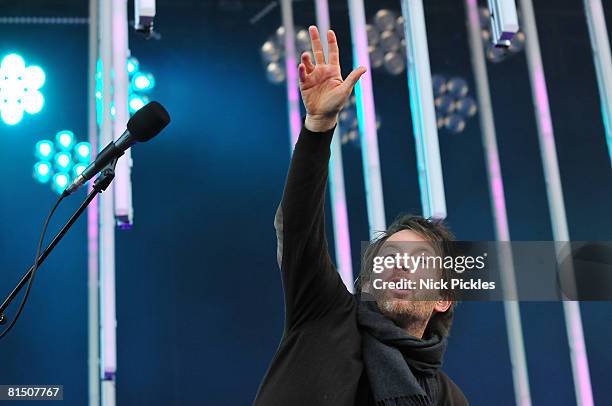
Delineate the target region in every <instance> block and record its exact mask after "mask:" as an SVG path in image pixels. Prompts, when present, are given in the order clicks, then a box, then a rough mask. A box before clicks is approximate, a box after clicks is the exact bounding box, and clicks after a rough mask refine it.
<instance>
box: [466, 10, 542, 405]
mask: <svg viewBox="0 0 612 406" xmlns="http://www.w3.org/2000/svg"><path fill="white" fill-rule="evenodd" d="M465 7H466V15H467V20H468V21H467V28H468V33H469V44H470V52H471V56H472V68H473V71H474V80H475V82H476V93H477V96H478V105H479V113H478V116H479V119H480V131H481V134H482V143H483V146H484V150H485V158H486V164H487V175H488V179H489V194H490V199H491V205H492V211H493V220H494V224H495V236H496V239H497V240H498V241H510V230H509V227H508V214H507V212H506V198H505V194H504V183H503V179H502V173H501V167H500V162H499V153H498V147H497V134H496V130H495V120H494V116H493V107H492V103H491V91H490V89H489V78H488V74H487V65H486V59H485V54H484V50H483V47H482V37H481V32H480V13H479V9H478V2H477V0H466V2H465ZM499 254H500V256H499V265H500V268H501V269H502V288H503V290H504V292H505V293H506V294H507V297H511V298H516V297H518V296H517V295H516V277H515V272H514V261H513V258H512V251H511V250H510V249H505V247H504V248H503V249H501V250H500V252H499ZM504 314H505V321H506V331H507V335H508V347H509V352H510V363H511V367H512V380H513V383H514V397H515V402H516V405H517V406H531V393H530V389H529V374H528V370H527V359H526V355H525V344H524V342H523V328H522V323H521V313H520V306H519V303H518V302H517V301H516V300H505V301H504Z"/></svg>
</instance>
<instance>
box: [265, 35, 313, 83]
mask: <svg viewBox="0 0 612 406" xmlns="http://www.w3.org/2000/svg"><path fill="white" fill-rule="evenodd" d="M295 50H296V53H297V54H298V57H301V54H303V53H304V52H308V53H309V54H310V59H311V60H312V61H314V55H313V53H312V51H311V46H310V34H309V33H308V30H305V29H303V28H299V27H297V28H296V29H295ZM259 53H260V55H261V60H262V62H263V65H264V68H265V70H266V78H267V79H268V81H269V82H270V83H273V84H275V85H277V84H281V83H283V82H284V81H285V79H286V78H287V75H286V74H285V60H284V59H285V28H284V27H282V26H281V27H278V28H277V29H276V31H275V32H274V34H273V35H271V36H270V37H269V38H268V39H267V40H266V41H265V42H264V43H263V44H262V45H261V48H260V49H259Z"/></svg>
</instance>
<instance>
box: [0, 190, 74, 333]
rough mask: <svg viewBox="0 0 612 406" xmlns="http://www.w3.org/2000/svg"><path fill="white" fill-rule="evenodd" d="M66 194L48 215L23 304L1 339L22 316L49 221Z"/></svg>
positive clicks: (63, 195) (58, 200)
mask: <svg viewBox="0 0 612 406" xmlns="http://www.w3.org/2000/svg"><path fill="white" fill-rule="evenodd" d="M66 196H68V195H67V194H64V193H62V194H61V195H60V197H59V199H57V201H56V202H55V205H53V208H52V209H51V211H50V212H49V214H48V215H47V218H46V219H45V223H44V225H43V228H42V232H41V233H40V239H39V240H38V246H37V247H36V256H35V257H34V267H33V268H32V274H31V275H30V280H29V281H28V287H27V288H26V291H25V293H24V295H23V298H22V299H21V304H20V305H19V309H18V310H17V313H15V317H13V320H11V323H10V324H9V326H8V327H7V328H6V329H5V330H4V331H3V332H2V333H0V340H1V339H2V338H4V337H5V336H6V335H7V334H8V333H9V331H11V329H12V328H13V326H14V325H15V323H16V322H17V320H18V319H19V316H21V312H22V311H23V308H24V306H25V304H26V302H27V301H28V296H29V295H30V289H32V284H33V282H34V276H36V271H37V270H38V265H39V263H40V261H39V258H40V251H41V249H42V245H43V241H44V239H45V234H46V232H47V227H48V226H49V221H50V220H51V217H53V214H54V213H55V210H57V207H58V206H59V204H60V203H61V202H62V200H64V198H65V197H66Z"/></svg>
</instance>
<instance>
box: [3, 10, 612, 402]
mask: <svg viewBox="0 0 612 406" xmlns="http://www.w3.org/2000/svg"><path fill="white" fill-rule="evenodd" d="M85 3H86V2H84V1H76V0H75V1H68V2H46V1H28V2H16V1H15V2H8V6H6V7H5V6H4V5H3V9H2V12H3V14H5V13H6V14H7V15H63V16H85V15H86V13H87V7H86V4H85ZM267 3H268V2H267V1H263V0H262V1H253V2H250V1H248V2H247V1H229V2H228V1H194V0H192V1H187V0H180V1H176V0H173V1H170V0H160V1H158V15H159V18H158V23H157V27H158V28H159V30H160V32H161V33H162V39H161V40H160V41H154V40H151V41H145V40H143V39H142V38H140V37H139V36H137V35H134V34H133V35H131V50H132V53H133V54H134V55H135V56H136V57H137V58H139V60H140V62H141V64H142V65H143V66H145V67H147V69H148V70H150V71H152V72H153V74H154V75H155V77H156V82H157V86H156V88H155V91H154V97H153V98H154V99H157V100H159V101H160V102H162V103H163V104H164V105H165V106H166V107H167V108H168V110H169V111H170V113H171V115H172V119H173V121H172V124H171V125H170V127H168V129H167V130H166V131H165V132H164V133H162V134H161V135H160V136H159V137H158V138H156V139H155V140H153V141H151V142H150V143H148V144H147V145H140V146H138V147H137V148H135V149H134V151H133V157H134V163H135V166H134V173H133V180H134V206H135V227H134V229H133V230H131V231H119V232H118V233H117V319H118V330H117V333H118V346H119V347H118V374H117V397H118V401H119V404H123V405H137V404H139V405H140V404H142V405H198V404H206V405H247V404H250V403H251V402H252V399H253V397H254V395H255V392H256V391H257V387H258V385H259V382H260V380H261V378H262V376H263V375H264V373H265V371H266V369H267V367H268V365H269V362H270V359H271V357H272V355H273V354H274V351H275V350H276V347H277V345H278V342H279V340H280V337H281V333H282V326H283V299H282V287H281V282H280V278H279V272H278V269H277V266H276V257H275V256H276V246H275V244H276V241H275V234H274V229H273V216H274V213H275V210H276V207H277V204H278V201H279V199H280V196H281V193H282V187H283V182H284V179H285V173H286V170H287V166H288V163H289V154H288V142H289V141H288V130H287V128H288V123H287V117H286V116H287V115H286V105H285V92H284V88H283V86H274V85H272V84H270V83H268V82H267V80H266V78H265V72H264V67H263V66H262V63H261V58H260V55H259V47H260V46H261V44H262V43H263V42H264V41H265V40H266V38H267V37H268V35H270V34H271V33H273V32H274V30H275V29H276V28H277V27H278V25H280V13H279V10H278V9H276V10H274V11H272V12H271V13H270V14H269V15H268V16H266V17H264V18H263V19H262V20H260V21H259V22H257V23H255V24H251V23H250V22H249V21H250V19H251V18H252V17H253V16H254V15H255V14H256V13H257V12H258V11H260V10H261V9H262V8H263V7H264V6H265V5H266V4H267ZM311 3H312V2H296V4H295V11H296V24H297V25H300V26H302V27H305V26H307V25H309V24H311V23H313V22H314V21H315V17H314V5H313V4H311ZM330 3H331V11H332V25H333V26H334V28H335V29H336V31H337V33H338V36H339V38H340V45H341V47H342V52H343V60H342V61H343V70H344V72H345V73H348V72H349V70H350V66H351V62H352V61H351V52H350V38H349V26H348V17H347V11H346V4H345V3H346V2H344V1H331V2H330ZM382 7H389V8H394V9H396V10H397V9H399V2H396V1H376V2H374V1H372V0H370V1H368V2H367V12H368V15H372V14H374V13H375V12H376V11H377V10H378V9H380V8H382ZM581 7H582V5H581V2H578V1H569V0H563V1H559V0H555V1H552V0H550V1H539V2H537V4H536V14H537V17H538V25H539V34H540V40H541V45H542V51H543V59H544V66H545V68H546V74H547V79H548V83H549V92H550V99H551V109H552V114H553V120H554V126H555V130H556V136H557V148H558V154H559V163H560V167H561V174H562V176H563V186H564V192H565V201H566V207H567V212H568V221H569V227H570V234H571V235H572V237H573V238H574V239H576V240H581V239H590V240H594V239H601V240H610V239H611V233H610V231H609V230H611V229H612V215H611V214H610V211H609V207H611V206H612V171H611V168H610V161H609V158H608V152H607V149H606V145H605V140H604V132H603V126H602V123H601V114H600V110H599V98H598V93H597V87H596V81H595V74H594V68H593V64H592V59H591V53H590V48H589V47H590V46H589V40H588V32H587V27H586V23H585V19H584V15H583V13H582V9H581ZM426 12H427V19H428V34H429V48H430V52H431V64H432V70H433V71H435V72H440V73H445V74H449V75H459V76H463V77H465V78H467V79H468V83H469V85H470V86H472V87H473V81H472V75H471V66H470V60H469V49H468V45H467V38H466V30H465V21H464V17H463V16H464V10H463V6H462V2H459V1H456V0H444V1H437V2H433V3H432V2H426ZM611 14H612V12H611V13H609V14H608V21H609V23H612V21H610V17H611V16H610V15H611ZM610 26H612V24H610ZM9 51H18V52H20V53H21V54H22V55H23V56H24V57H25V58H26V60H27V61H28V62H29V63H35V64H39V65H41V66H43V67H44V68H45V70H46V73H47V83H46V85H45V87H44V88H43V90H44V95H45V98H46V105H45V107H44V110H43V111H42V112H41V113H40V114H38V115H36V116H28V117H26V118H24V120H23V122H22V123H21V124H20V125H18V126H15V127H8V126H6V125H4V124H0V162H2V164H3V167H2V171H1V172H0V173H1V175H0V182H1V185H2V187H1V188H0V194H1V196H2V197H1V199H0V224H1V227H0V269H1V270H2V278H1V284H0V294H2V295H4V294H6V293H8V291H9V290H10V289H11V288H12V287H13V285H14V283H16V281H17V280H18V278H19V277H20V275H21V274H22V272H24V271H25V269H26V268H27V267H28V266H29V265H30V264H31V263H32V260H33V257H34V253H35V245H36V240H37V236H38V233H39V230H40V227H41V226H42V221H43V219H44V216H45V215H46V213H47V211H48V209H49V208H50V206H51V205H52V203H53V201H54V199H55V197H56V195H54V194H53V193H52V192H51V191H50V189H49V188H48V187H47V186H45V185H40V184H37V183H35V181H34V180H33V179H32V165H33V163H34V157H33V154H32V150H33V147H34V144H35V142H36V141H38V140H40V139H43V138H48V137H51V136H52V135H53V134H55V133H56V132H57V131H58V130H61V129H65V128H69V129H71V130H72V131H74V132H75V134H77V136H78V137H80V138H81V139H84V138H85V137H86V128H87V126H86V124H87V120H86V111H87V102H86V97H87V86H86V74H87V27H86V26H85V25H71V26H62V25H6V24H2V25H0V53H8V52H9ZM489 68H490V70H489V74H490V79H491V88H492V92H493V95H494V96H493V104H494V109H495V114H496V123H497V132H498V137H499V148H500V154H501V163H502V171H503V174H504V181H505V186H506V197H507V204H508V213H509V220H510V228H511V230H510V231H511V235H512V237H513V239H516V240H547V239H550V238H551V227H550V222H549V214H548V209H547V203H546V195H545V189H544V180H543V176H542V169H541V161H540V154H539V149H538V144H537V134H536V127H535V121H534V115H533V106H532V103H531V96H530V87H529V81H528V80H529V79H528V75H527V68H526V65H525V59H524V55H523V54H519V55H517V56H515V57H514V58H511V59H509V60H507V61H505V62H503V63H501V64H498V65H489ZM374 83H375V96H376V103H377V111H378V113H379V115H380V118H381V122H382V126H381V129H380V131H379V138H380V155H381V161H382V173H383V182H384V189H385V205H386V212H387V220H388V221H391V220H392V219H393V217H394V216H395V215H396V214H398V213H400V212H414V213H419V212H420V198H419V191H418V183H417V175H416V161H415V151H414V140H413V137H412V131H411V125H412V123H411V120H410V109H409V105H408V90H407V84H406V78H405V76H403V75H400V76H389V75H386V74H384V73H375V74H374ZM472 92H473V90H472ZM440 144H441V153H442V156H443V169H444V175H445V187H446V193H447V199H448V200H447V205H448V209H449V218H448V220H449V222H450V224H451V226H452V228H453V230H454V231H455V233H456V235H457V236H458V238H460V239H465V240H489V239H493V238H494V235H493V224H492V221H491V210H490V208H489V202H488V199H489V197H488V189H487V180H486V173H485V166H484V161H483V150H482V146H481V140H480V132H479V125H478V120H477V119H472V120H470V121H469V122H468V125H467V128H466V130H465V131H464V132H463V133H461V134H449V133H441V134H440ZM344 151H345V174H346V182H347V185H346V189H347V200H348V209H349V217H350V226H351V237H352V241H351V243H352V248H353V259H354V264H355V269H357V268H358V264H359V258H358V253H359V247H360V242H361V241H362V240H364V239H367V236H368V231H367V218H366V209H365V203H364V199H363V196H364V190H363V178H362V172H361V161H360V151H359V147H358V146H357V145H347V146H346V147H345V149H344ZM82 198H84V193H83V192H80V193H79V194H77V195H76V196H74V197H73V198H71V199H70V200H68V201H66V203H65V204H64V205H63V207H62V208H61V210H60V211H59V212H58V214H57V215H56V221H54V222H53V225H52V227H51V230H50V232H49V234H51V233H52V232H53V230H56V229H57V227H58V226H59V224H60V222H61V221H62V220H63V219H65V218H66V217H67V216H68V215H69V213H70V212H71V211H72V210H74V209H75V208H76V206H77V205H78V203H79V200H80V199H82ZM328 240H329V241H330V243H331V242H333V235H332V232H331V222H330V221H329V216H328ZM85 242H86V224H85V221H84V220H81V221H79V222H78V223H77V224H76V226H75V227H74V229H73V230H72V231H71V233H70V234H69V235H68V236H67V237H66V239H65V241H63V242H62V243H61V245H60V246H59V247H58V248H57V250H56V251H55V252H54V253H53V255H52V257H51V258H50V259H49V260H48V261H47V262H46V263H45V265H44V266H43V267H42V268H41V270H40V272H39V273H38V276H37V279H36V283H35V286H34V289H33V291H32V295H31V299H30V301H29V303H28V306H27V308H26V309H25V312H24V315H23V317H22V319H21V320H20V323H19V324H18V325H17V327H16V329H15V330H14V331H13V333H12V334H11V335H10V337H9V338H8V339H6V340H4V341H3V342H2V343H0V359H1V360H2V362H1V367H0V384H63V385H64V396H65V399H66V404H70V405H84V404H86V401H87V298H86V295H87V292H86V278H87V262H86V261H87V253H86V243H85ZM521 309H522V311H523V317H524V326H523V327H524V333H525V342H526V347H527V358H528V364H529V373H530V382H531V388H532V396H533V401H534V404H536V405H570V404H574V402H575V400H574V393H573V383H572V377H571V368H570V361H569V357H568V346H567V339H566V332H565V325H564V321H563V314H562V309H561V305H560V304H558V303H529V304H522V305H521ZM611 313H612V308H611V306H610V304H609V303H585V304H583V305H582V317H583V321H584V328H585V336H586V343H587V348H588V355H589V362H590V367H591V377H592V382H593V388H594V393H595V402H596V404H602V405H603V404H612V393H611V392H610V391H609V389H608V388H609V385H608V381H609V366H610V365H611V364H612V351H611V350H610V344H609V343H610V341H611V340H612V325H611V324H610V315H611ZM445 365H446V370H447V372H448V374H449V375H450V376H451V377H452V378H453V379H454V380H455V381H456V382H457V383H458V384H459V386H461V387H462V388H463V389H464V391H465V393H466V395H467V397H468V398H469V399H470V400H471V403H472V404H474V405H482V404H491V401H492V400H493V399H495V404H498V405H512V404H513V403H514V401H513V389H512V376H511V367H510V362H509V355H508V349H507V340H506V331H505V323H504V314H503V306H502V304H500V303H464V304H461V305H460V306H459V308H458V311H457V317H456V322H455V327H454V331H453V334H452V337H451V339H450V348H449V351H448V353H447V355H446V360H445Z"/></svg>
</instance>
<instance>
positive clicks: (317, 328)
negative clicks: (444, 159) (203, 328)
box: [255, 26, 467, 406]
mask: <svg viewBox="0 0 612 406" xmlns="http://www.w3.org/2000/svg"><path fill="white" fill-rule="evenodd" d="M309 31H310V37H311V41H312V48H313V53H314V57H315V60H316V65H315V64H313V62H312V61H311V60H310V57H309V54H308V53H304V55H302V60H301V63H300V65H299V76H300V90H301V93H302V99H303V101H304V105H305V107H306V111H307V115H306V119H305V122H304V127H303V129H302V131H301V134H300V137H299V140H298V142H297V144H296V147H295V151H294V155H293V159H292V161H291V165H290V168H289V174H288V177H287V181H286V185H285V191H284V194H283V199H282V202H281V205H280V207H279V209H278V211H277V214H276V218H275V228H276V231H277V238H278V262H279V266H280V268H281V274H282V280H283V288H284V293H285V331H284V334H283V338H282V341H281V343H280V346H279V348H278V350H277V353H276V355H275V356H274V359H273V360H272V363H271V366H270V368H269V370H268V372H267V374H266V377H265V378H264V381H263V382H262V384H261V387H260V388H259V391H258V394H257V397H256V399H255V405H262V406H271V405H279V406H296V405H308V406H318V405H334V406H343V405H398V406H399V405H467V401H466V399H465V397H464V396H463V394H462V392H461V390H460V389H459V388H458V387H457V386H456V385H455V384H454V383H453V382H452V381H451V380H450V378H448V376H446V375H445V374H444V373H443V372H442V371H441V369H440V366H441V364H442V356H443V354H444V351H445V349H446V337H447V335H448V332H449V329H450V324H451V322H452V312H453V305H454V303H453V300H452V298H451V297H450V296H448V295H441V294H439V292H437V291H436V292H435V293H436V294H435V295H434V296H431V292H428V293H427V292H426V293H424V294H425V295H426V296H418V295H416V294H415V295H413V296H409V295H408V294H407V292H406V291H404V290H402V289H376V288H375V287H374V285H375V284H374V283H373V281H374V280H375V279H377V278H378V279H382V280H384V281H392V280H394V279H393V278H395V277H396V272H397V269H396V267H394V269H391V271H390V273H389V272H387V275H386V276H385V275H384V273H381V275H380V277H379V276H378V275H375V274H373V273H372V267H371V265H372V263H373V260H374V257H375V256H379V255H383V254H384V250H388V249H390V247H392V246H393V244H396V243H400V242H402V243H412V244H415V243H416V244H420V245H421V246H426V248H425V249H426V250H429V249H431V251H436V250H437V249H438V247H439V246H442V245H444V243H443V242H444V241H446V240H450V239H452V235H451V234H450V232H449V231H448V230H447V229H446V228H445V227H444V226H443V225H442V224H441V223H437V222H433V221H429V220H426V219H423V218H421V217H408V216H405V217H402V218H400V219H399V220H397V221H396V222H395V223H393V225H391V227H390V228H389V230H388V231H387V232H386V233H385V234H384V235H383V236H382V237H381V238H380V239H378V240H377V241H375V242H374V243H373V244H372V245H370V247H369V248H368V249H367V250H366V252H365V255H364V261H363V262H364V266H363V270H362V273H361V276H360V280H359V283H358V286H359V290H361V292H359V293H358V294H357V295H356V296H353V295H351V294H350V293H349V292H348V290H347V289H346V287H345V286H344V284H343V283H342V280H341V279H340V277H339V275H338V274H337V272H336V269H335V267H334V265H333V264H332V261H331V259H330V256H329V253H328V248H327V242H326V239H325V230H324V197H325V187H326V182H327V176H328V163H329V157H330V143H331V138H332V134H333V130H334V127H335V125H336V119H337V116H338V113H339V111H340V109H341V108H342V106H343V105H344V103H345V101H346V99H347V98H348V97H349V95H350V94H351V92H352V90H353V87H354V86H355V84H356V83H357V81H358V80H359V78H360V77H361V75H362V74H363V73H364V72H365V68H363V67H360V68H357V69H356V70H354V71H353V72H351V74H350V75H349V76H348V77H347V78H346V80H342V77H341V73H340V62H339V56H338V55H339V52H338V44H337V41H336V37H335V34H334V33H333V31H329V32H328V33H327V41H328V44H329V59H328V62H326V61H325V57H324V52H323V47H322V44H321V39H320V37H319V33H318V30H317V28H316V27H314V26H312V27H310V28H309ZM395 251H396V252H397V249H395ZM399 251H405V250H402V249H400V250H399ZM378 282H380V280H379V281H378Z"/></svg>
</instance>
